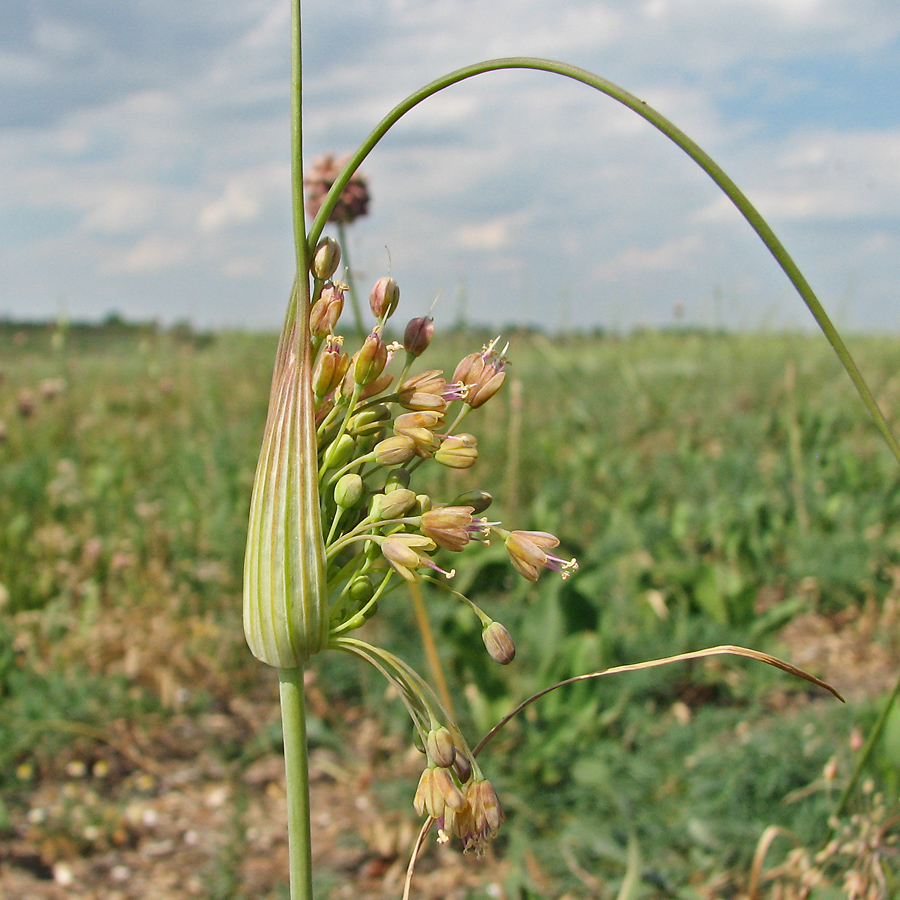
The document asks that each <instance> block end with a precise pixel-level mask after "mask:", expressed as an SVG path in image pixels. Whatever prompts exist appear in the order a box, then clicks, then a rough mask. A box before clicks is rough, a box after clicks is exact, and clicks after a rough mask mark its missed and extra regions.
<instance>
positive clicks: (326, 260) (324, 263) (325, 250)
mask: <svg viewBox="0 0 900 900" xmlns="http://www.w3.org/2000/svg"><path fill="white" fill-rule="evenodd" d="M340 262H341V245H340V244H339V243H338V242H337V241H336V240H335V239H334V238H332V237H325V238H322V240H321V241H319V245H318V246H317V247H316V249H315V252H314V253H313V258H312V265H310V271H311V272H312V274H313V278H317V279H318V280H319V281H327V280H328V279H329V278H331V276H332V275H334V273H335V272H336V271H337V267H338V266H339V265H340Z"/></svg>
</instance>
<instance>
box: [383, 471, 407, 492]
mask: <svg viewBox="0 0 900 900" xmlns="http://www.w3.org/2000/svg"><path fill="white" fill-rule="evenodd" d="M405 487H409V469H391V471H390V472H389V473H388V477H387V480H386V481H385V482H384V492H385V493H386V494H387V493H390V492H391V491H396V490H397V488H405Z"/></svg>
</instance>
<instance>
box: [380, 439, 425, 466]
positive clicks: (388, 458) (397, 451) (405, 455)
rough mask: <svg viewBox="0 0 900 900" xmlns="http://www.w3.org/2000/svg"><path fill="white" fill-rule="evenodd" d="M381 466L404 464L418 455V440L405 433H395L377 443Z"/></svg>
mask: <svg viewBox="0 0 900 900" xmlns="http://www.w3.org/2000/svg"><path fill="white" fill-rule="evenodd" d="M374 453H375V461H376V462H377V463H378V465H379V466H391V467H393V466H403V465H405V464H406V463H408V462H409V461H410V460H411V459H412V458H413V457H414V456H415V455H416V442H415V441H414V440H413V439H412V438H411V437H408V436H407V435H405V434H395V435H394V436H393V437H389V438H386V439H385V440H383V441H381V442H380V443H379V444H376V445H375V450H374Z"/></svg>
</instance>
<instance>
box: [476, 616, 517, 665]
mask: <svg viewBox="0 0 900 900" xmlns="http://www.w3.org/2000/svg"><path fill="white" fill-rule="evenodd" d="M481 639H482V640H483V641H484V646H485V647H486V648H487V652H488V653H489V654H490V655H491V659H494V660H496V661H497V662H498V663H500V665H501V666H506V665H509V664H510V663H511V662H512V661H513V660H514V659H515V658H516V645H515V644H514V643H513V640H512V638H511V637H510V636H509V632H508V631H507V630H506V629H505V628H504V627H503V626H502V625H501V624H500V623H499V622H491V624H490V625H488V626H487V628H485V629H484V631H482V632H481Z"/></svg>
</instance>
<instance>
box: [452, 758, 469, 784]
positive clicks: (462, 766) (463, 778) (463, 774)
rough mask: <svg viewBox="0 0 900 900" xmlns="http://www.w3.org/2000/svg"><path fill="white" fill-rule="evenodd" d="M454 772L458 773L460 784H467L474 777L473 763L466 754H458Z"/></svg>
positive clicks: (454, 761)
mask: <svg viewBox="0 0 900 900" xmlns="http://www.w3.org/2000/svg"><path fill="white" fill-rule="evenodd" d="M453 771H454V772H456V777H457V778H458V779H459V783H460V784H465V783H466V782H467V781H468V780H469V779H470V778H471V777H472V763H470V762H469V757H468V756H466V754H465V753H459V752H457V754H456V756H455V757H454V758H453Z"/></svg>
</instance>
